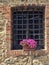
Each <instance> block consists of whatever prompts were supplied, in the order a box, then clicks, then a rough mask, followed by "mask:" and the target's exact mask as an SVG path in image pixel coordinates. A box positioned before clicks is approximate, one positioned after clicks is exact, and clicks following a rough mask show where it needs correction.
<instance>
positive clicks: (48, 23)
mask: <svg viewBox="0 0 49 65" xmlns="http://www.w3.org/2000/svg"><path fill="white" fill-rule="evenodd" d="M4 9H5V17H6V19H7V24H6V41H7V43H8V44H7V50H8V52H7V55H8V56H10V55H23V54H26V52H23V50H20V51H16V50H11V7H10V6H6V7H5V6H4ZM48 13H49V5H47V6H45V48H46V52H49V51H48V50H49V32H48V31H49V14H48ZM40 51H41V53H42V54H43V52H44V51H43V50H40ZM40 51H36V52H37V53H38V54H39V52H40Z"/></svg>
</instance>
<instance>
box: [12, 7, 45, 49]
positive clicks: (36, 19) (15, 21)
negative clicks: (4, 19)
mask: <svg viewBox="0 0 49 65" xmlns="http://www.w3.org/2000/svg"><path fill="white" fill-rule="evenodd" d="M26 38H31V39H34V40H36V41H37V43H38V45H37V49H44V8H43V7H41V8H40V7H39V8H38V7H36V8H32V9H29V10H27V9H20V10H19V9H16V7H15V8H13V9H12V49H22V46H21V45H19V42H20V41H21V40H22V39H26Z"/></svg>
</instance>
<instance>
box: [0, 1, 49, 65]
mask: <svg viewBox="0 0 49 65" xmlns="http://www.w3.org/2000/svg"><path fill="white" fill-rule="evenodd" d="M12 1H16V0H12ZM38 1H39V0H38ZM47 1H48V2H49V0H44V1H43V0H40V2H41V3H42V2H45V3H46V2H47ZM8 2H10V5H15V4H16V3H15V4H14V3H13V2H11V0H0V65H31V57H30V56H17V57H16V56H15V57H12V56H10V57H7V53H6V52H7V42H6V23H7V20H8V18H6V17H5V13H6V12H5V9H4V4H5V5H7V3H8ZM18 2H19V1H18ZM3 3H4V4H3ZM48 22H49V21H48ZM47 32H48V30H47ZM32 65H49V54H47V55H45V56H40V57H34V58H33V55H32Z"/></svg>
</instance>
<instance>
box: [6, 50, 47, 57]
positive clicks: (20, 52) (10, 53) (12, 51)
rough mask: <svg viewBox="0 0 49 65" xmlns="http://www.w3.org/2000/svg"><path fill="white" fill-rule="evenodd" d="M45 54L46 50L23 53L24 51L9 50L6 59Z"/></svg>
mask: <svg viewBox="0 0 49 65" xmlns="http://www.w3.org/2000/svg"><path fill="white" fill-rule="evenodd" d="M46 54H47V50H45V49H41V50H36V51H24V50H9V51H7V57H10V56H13V57H15V56H25V55H28V56H30V55H34V56H44V55H46Z"/></svg>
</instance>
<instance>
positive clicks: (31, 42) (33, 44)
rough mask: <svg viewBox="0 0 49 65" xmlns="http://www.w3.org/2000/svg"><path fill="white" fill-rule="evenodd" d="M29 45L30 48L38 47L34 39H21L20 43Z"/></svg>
mask: <svg viewBox="0 0 49 65" xmlns="http://www.w3.org/2000/svg"><path fill="white" fill-rule="evenodd" d="M26 44H27V45H28V46H29V47H30V48H36V45H37V42H36V41H35V40H33V39H23V40H22V41H20V45H22V46H24V45H26Z"/></svg>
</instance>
